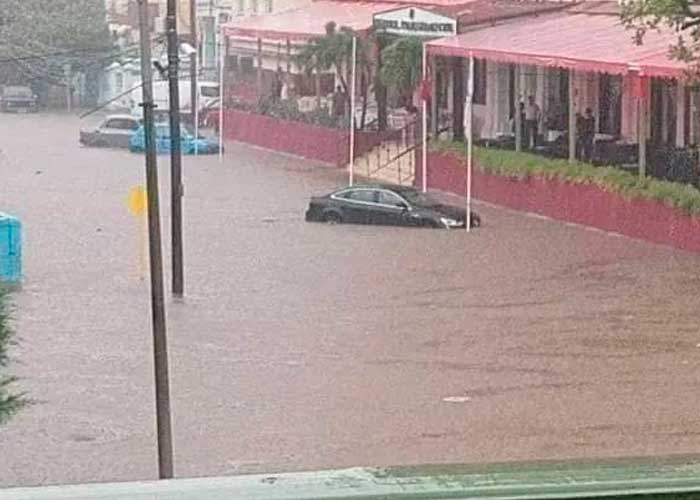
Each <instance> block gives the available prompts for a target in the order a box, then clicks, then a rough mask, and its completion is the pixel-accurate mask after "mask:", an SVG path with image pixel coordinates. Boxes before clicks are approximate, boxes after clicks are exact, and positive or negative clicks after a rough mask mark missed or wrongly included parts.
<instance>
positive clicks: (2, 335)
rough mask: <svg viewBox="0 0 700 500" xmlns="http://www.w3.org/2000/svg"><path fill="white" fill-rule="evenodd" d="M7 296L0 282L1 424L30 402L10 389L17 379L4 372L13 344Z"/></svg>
mask: <svg viewBox="0 0 700 500" xmlns="http://www.w3.org/2000/svg"><path fill="white" fill-rule="evenodd" d="M6 297H7V295H6V292H5V291H4V290H3V285H2V284H1V283H0V425H2V424H4V423H6V422H7V420H9V418H10V417H11V416H12V415H14V414H15V413H17V412H18V411H19V410H20V409H22V408H23V407H24V406H26V405H27V404H28V403H29V401H28V400H27V399H26V398H25V396H24V394H16V393H13V392H12V391H11V390H10V386H11V385H12V384H13V383H14V382H15V381H16V380H17V379H16V378H15V377H12V376H9V375H6V374H5V373H4V372H5V369H6V368H7V365H8V364H9V362H10V357H9V352H8V351H9V348H10V345H11V344H12V331H11V329H10V318H9V314H8V311H7V307H6Z"/></svg>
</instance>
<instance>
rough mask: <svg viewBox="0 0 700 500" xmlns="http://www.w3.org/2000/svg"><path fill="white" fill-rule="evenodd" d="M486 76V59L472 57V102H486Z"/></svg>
mask: <svg viewBox="0 0 700 500" xmlns="http://www.w3.org/2000/svg"><path fill="white" fill-rule="evenodd" d="M486 76H487V67H486V60H485V59H474V104H482V105H483V104H486Z"/></svg>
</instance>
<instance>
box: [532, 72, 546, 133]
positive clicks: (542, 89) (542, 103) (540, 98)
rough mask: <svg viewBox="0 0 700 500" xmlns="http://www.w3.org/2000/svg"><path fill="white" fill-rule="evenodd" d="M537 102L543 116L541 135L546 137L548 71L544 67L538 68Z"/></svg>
mask: <svg viewBox="0 0 700 500" xmlns="http://www.w3.org/2000/svg"><path fill="white" fill-rule="evenodd" d="M535 102H536V103H537V105H538V106H539V107H540V112H541V114H542V118H541V123H540V127H539V130H540V133H541V134H543V136H544V137H546V135H547V120H545V116H547V115H546V112H547V109H546V106H547V69H546V68H544V67H543V66H537V88H536V89H535Z"/></svg>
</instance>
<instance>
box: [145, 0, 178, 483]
mask: <svg viewBox="0 0 700 500" xmlns="http://www.w3.org/2000/svg"><path fill="white" fill-rule="evenodd" d="M138 7H139V38H140V42H141V81H142V85H143V89H142V92H143V103H142V104H141V106H142V107H143V126H144V136H145V144H146V191H147V196H148V242H149V255H150V265H151V311H152V316H153V360H154V365H155V386H156V430H157V434H158V477H159V478H160V479H170V478H172V477H173V439H172V429H171V425H170V383H169V381H168V345H167V335H166V330H165V302H164V298H163V254H162V250H161V238H160V211H159V200H158V169H157V165H156V149H155V147H156V142H155V139H156V136H155V128H154V123H153V108H154V104H153V76H152V71H151V45H150V44H151V38H150V33H149V29H148V26H149V23H148V3H147V0H138Z"/></svg>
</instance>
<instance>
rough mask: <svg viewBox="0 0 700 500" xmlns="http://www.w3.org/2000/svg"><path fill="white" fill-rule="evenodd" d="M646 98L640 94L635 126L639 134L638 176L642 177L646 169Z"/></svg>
mask: <svg viewBox="0 0 700 500" xmlns="http://www.w3.org/2000/svg"><path fill="white" fill-rule="evenodd" d="M646 101H647V99H645V97H642V96H640V97H639V101H638V108H637V109H638V110H639V112H638V113H637V115H638V117H639V126H638V127H637V130H638V134H639V177H640V178H643V177H644V176H645V175H646V169H647V126H648V123H647V122H648V120H647V116H648V114H647V102H646Z"/></svg>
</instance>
